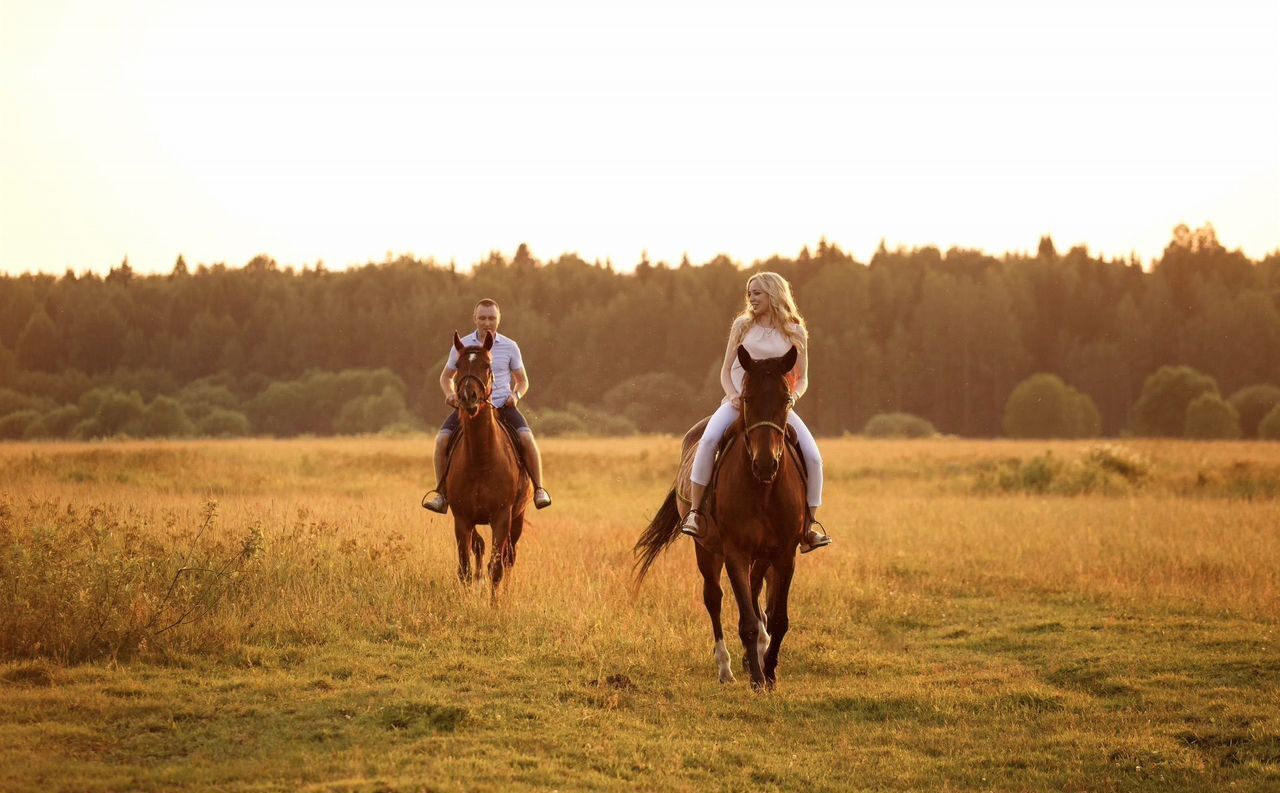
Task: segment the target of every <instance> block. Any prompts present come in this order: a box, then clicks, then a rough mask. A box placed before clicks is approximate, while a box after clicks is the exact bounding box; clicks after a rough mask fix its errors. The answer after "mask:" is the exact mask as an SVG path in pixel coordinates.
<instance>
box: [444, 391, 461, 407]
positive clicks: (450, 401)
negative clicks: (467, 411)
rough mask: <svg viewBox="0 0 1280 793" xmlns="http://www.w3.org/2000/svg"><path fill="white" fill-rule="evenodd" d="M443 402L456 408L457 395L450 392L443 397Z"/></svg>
mask: <svg viewBox="0 0 1280 793" xmlns="http://www.w3.org/2000/svg"><path fill="white" fill-rule="evenodd" d="M444 403H445V404H446V405H448V406H449V407H451V408H456V407H457V406H458V395H457V394H450V395H449V396H447V397H445V398H444Z"/></svg>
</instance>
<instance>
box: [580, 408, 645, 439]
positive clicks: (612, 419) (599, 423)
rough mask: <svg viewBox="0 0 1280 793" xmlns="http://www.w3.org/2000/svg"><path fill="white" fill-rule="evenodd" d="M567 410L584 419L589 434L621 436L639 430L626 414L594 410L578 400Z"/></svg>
mask: <svg viewBox="0 0 1280 793" xmlns="http://www.w3.org/2000/svg"><path fill="white" fill-rule="evenodd" d="M565 410H566V411H567V412H569V413H572V414H573V415H574V416H577V417H578V418H579V419H581V420H582V424H583V426H584V427H586V432H587V434H588V435H594V436H598V437H619V436H626V435H635V434H636V433H637V432H639V430H638V429H636V425H635V424H634V423H633V422H632V421H631V419H628V418H627V417H625V416H616V415H614V414H612V413H608V412H606V411H603V410H593V409H591V408H589V407H586V406H585V405H579V404H578V403H576V402H570V403H569V405H568V406H567V407H566V408H565Z"/></svg>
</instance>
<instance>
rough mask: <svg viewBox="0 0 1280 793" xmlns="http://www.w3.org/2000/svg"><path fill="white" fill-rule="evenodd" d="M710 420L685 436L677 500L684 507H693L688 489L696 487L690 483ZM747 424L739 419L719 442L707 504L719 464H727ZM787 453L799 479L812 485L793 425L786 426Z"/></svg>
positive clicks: (708, 417)
mask: <svg viewBox="0 0 1280 793" xmlns="http://www.w3.org/2000/svg"><path fill="white" fill-rule="evenodd" d="M710 420H711V417H710V416H707V417H706V418H704V419H702V420H701V421H699V422H698V423H697V424H694V425H693V427H691V428H690V429H689V431H688V432H686V433H685V435H684V442H683V444H684V453H683V454H682V455H681V457H680V471H679V473H677V474H676V497H677V498H679V499H680V500H681V501H683V502H684V503H686V504H688V503H690V499H689V492H690V491H689V488H690V486H691V485H692V484H693V480H692V479H691V477H692V475H693V458H694V455H696V454H697V453H698V440H699V439H700V438H702V433H703V432H705V431H706V429H707V422H708V421H710ZM746 428H747V427H746V422H745V421H744V420H743V419H742V417H739V418H738V420H737V421H735V422H734V423H733V424H731V425H730V426H729V429H728V431H727V432H725V434H724V437H723V438H721V439H720V444H719V445H718V446H717V447H716V461H715V465H714V466H713V467H712V469H711V481H710V482H709V483H708V484H707V492H706V495H704V496H703V502H702V503H704V504H707V503H710V499H711V495H712V492H713V491H714V489H715V486H716V481H717V480H718V479H719V478H720V463H721V461H722V460H724V456H725V453H726V452H728V451H729V449H730V448H731V447H732V446H733V444H734V443H736V442H737V441H738V439H739V438H741V437H743V435H745V433H746ZM786 430H787V431H786V433H785V435H786V439H787V450H788V453H789V454H790V455H791V457H792V459H793V460H794V461H795V462H796V464H797V466H798V467H799V469H800V477H801V479H802V480H803V481H804V482H805V484H806V485H807V484H808V482H809V469H808V468H807V467H806V466H805V462H804V455H803V454H801V453H800V440H799V438H797V437H796V431H795V430H794V429H792V427H791V425H790V424H788V425H787V426H786Z"/></svg>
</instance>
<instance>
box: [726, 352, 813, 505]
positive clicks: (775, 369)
mask: <svg viewBox="0 0 1280 793" xmlns="http://www.w3.org/2000/svg"><path fill="white" fill-rule="evenodd" d="M798 355H799V353H798V352H797V351H796V348H795V345H792V346H791V349H790V350H788V351H787V353H786V355H783V356H782V357H780V358H766V359H764V360H761V361H757V360H755V359H753V358H752V357H751V354H750V353H748V352H747V350H746V348H745V347H743V346H742V345H738V363H740V364H742V371H743V378H742V420H743V422H744V423H745V425H746V428H747V429H746V438H745V441H746V442H745V444H744V445H745V446H746V449H747V456H748V457H749V458H750V460H751V474H752V475H753V476H755V478H756V479H757V480H759V481H761V482H764V483H768V482H772V481H773V478H774V477H775V476H777V475H778V469H779V468H780V467H781V465H782V454H783V452H784V451H785V450H786V440H787V431H786V426H787V413H788V412H790V410H791V388H790V386H789V385H788V384H787V379H786V375H787V373H788V372H790V371H791V370H792V368H794V367H795V365H796V357H797V356H798Z"/></svg>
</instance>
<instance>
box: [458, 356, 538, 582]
mask: <svg viewBox="0 0 1280 793" xmlns="http://www.w3.org/2000/svg"><path fill="white" fill-rule="evenodd" d="M453 346H454V347H455V348H457V350H458V370H457V371H456V372H454V375H453V384H454V390H455V391H456V392H457V394H458V414H459V419H460V420H461V425H462V426H461V435H460V437H459V438H458V441H457V445H456V446H455V447H454V449H453V452H452V456H451V457H450V459H449V468H448V473H447V474H446V485H445V492H447V493H448V494H449V509H450V511H452V512H453V534H454V538H455V539H456V540H457V541H458V578H459V579H461V580H462V581H463V583H466V582H468V581H471V580H474V579H473V576H472V572H471V560H470V556H471V554H474V555H475V563H476V570H475V574H474V578H479V577H480V565H481V562H482V561H483V559H484V540H483V539H481V537H480V533H479V532H478V531H476V525H477V524H488V525H489V527H490V528H491V529H492V530H493V552H492V554H491V556H490V557H489V578H490V580H491V581H492V582H493V594H494V596H495V597H496V596H497V594H498V584H499V582H501V581H502V576H503V573H505V572H506V570H507V568H509V567H511V566H512V565H514V564H515V563H516V543H518V542H519V541H520V534H521V532H522V531H523V530H524V511H525V507H526V506H527V505H528V503H529V496H530V494H531V493H532V489H531V485H530V483H529V476H528V475H527V474H526V473H525V471H524V468H523V467H521V464H520V453H519V452H518V451H517V449H516V447H515V442H514V440H513V439H512V438H511V436H510V435H509V434H508V432H507V430H506V429H505V428H504V427H503V426H502V424H501V420H500V419H499V418H498V411H497V409H496V408H494V406H493V404H492V403H491V402H490V399H491V397H492V395H493V368H492V366H493V356H492V355H491V354H490V350H492V349H493V334H492V333H487V334H485V339H484V344H483V345H481V346H473V347H464V346H463V345H462V340H461V339H459V338H458V334H457V333H456V332H455V333H454V334H453Z"/></svg>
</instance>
